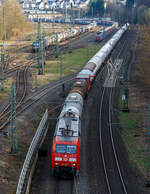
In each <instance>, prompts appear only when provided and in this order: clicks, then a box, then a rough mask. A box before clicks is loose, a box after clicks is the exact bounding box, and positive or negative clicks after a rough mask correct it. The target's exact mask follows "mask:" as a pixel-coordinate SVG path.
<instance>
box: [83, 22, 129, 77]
mask: <svg viewBox="0 0 150 194" xmlns="http://www.w3.org/2000/svg"><path fill="white" fill-rule="evenodd" d="M128 26H129V25H128V24H125V25H124V26H123V27H122V28H121V29H120V30H119V31H118V32H116V33H115V35H114V36H113V37H112V38H111V39H110V40H109V41H108V42H107V43H106V44H105V45H104V46H103V47H102V48H101V49H100V50H99V51H98V52H97V53H96V54H95V55H94V57H92V58H91V59H90V60H89V61H88V63H87V64H86V65H85V66H84V68H83V70H82V71H81V72H80V73H82V74H83V73H84V72H85V70H87V71H89V75H95V74H96V72H97V71H98V70H99V69H100V67H101V66H102V64H103V63H104V61H105V60H106V59H107V57H108V56H109V54H110V53H111V51H112V50H113V48H114V47H115V46H116V44H117V42H118V41H119V40H120V38H121V37H122V35H123V34H124V32H125V31H126V30H127V28H128ZM80 73H79V74H80ZM86 73H87V72H86Z"/></svg>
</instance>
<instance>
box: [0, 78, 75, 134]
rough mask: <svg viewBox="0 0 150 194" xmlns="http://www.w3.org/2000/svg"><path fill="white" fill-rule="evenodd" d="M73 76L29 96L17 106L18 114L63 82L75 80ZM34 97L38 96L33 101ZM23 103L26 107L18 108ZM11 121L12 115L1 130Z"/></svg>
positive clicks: (0, 127)
mask: <svg viewBox="0 0 150 194" xmlns="http://www.w3.org/2000/svg"><path fill="white" fill-rule="evenodd" d="M73 79H74V77H73V78H71V79H69V80H65V81H63V82H61V83H59V84H56V85H55V86H53V87H51V88H46V89H43V92H42V93H40V94H39V96H38V95H37V94H35V95H34V96H32V97H29V98H28V99H27V100H26V101H24V102H22V103H21V104H19V106H17V116H18V115H19V114H20V113H22V112H23V111H25V110H26V109H27V108H29V107H30V106H31V105H33V104H34V103H36V102H37V101H39V100H40V99H41V98H43V97H44V96H45V95H46V94H47V93H49V92H50V91H51V90H52V89H56V88H58V87H60V85H61V84H63V83H66V82H70V81H71V80H73ZM33 97H36V99H35V100H34V101H33V99H32V98H33ZM29 100H31V102H29V104H27V105H25V104H26V103H28V101H29ZM22 105H24V107H22V108H21V110H18V108H20V107H21V106H22ZM9 122H10V117H8V119H7V121H6V122H5V123H4V124H2V125H1V126H0V131H1V130H3V128H4V127H6V126H7V124H8V123H9Z"/></svg>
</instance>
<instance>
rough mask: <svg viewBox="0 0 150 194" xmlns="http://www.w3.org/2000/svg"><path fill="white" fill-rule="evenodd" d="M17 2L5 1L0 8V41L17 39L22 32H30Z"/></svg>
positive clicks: (29, 27)
mask: <svg viewBox="0 0 150 194" xmlns="http://www.w3.org/2000/svg"><path fill="white" fill-rule="evenodd" d="M31 27H32V26H31V25H30V24H29V23H28V22H27V19H26V17H25V15H24V13H23V12H22V11H21V8H20V6H19V3H18V1H17V0H5V1H4V2H3V4H2V6H0V39H3V40H4V39H5V38H6V39H7V40H8V39H10V38H12V37H17V36H19V35H21V34H22V33H24V32H27V31H31Z"/></svg>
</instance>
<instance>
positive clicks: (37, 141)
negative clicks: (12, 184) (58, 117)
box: [16, 110, 48, 194]
mask: <svg viewBox="0 0 150 194" xmlns="http://www.w3.org/2000/svg"><path fill="white" fill-rule="evenodd" d="M47 120H48V110H46V111H45V113H44V115H43V117H42V120H41V122H40V124H39V126H38V128H37V131H36V133H35V136H34V137H33V140H32V142H31V144H30V147H29V150H28V153H27V155H26V158H25V161H24V164H23V168H22V171H21V174H20V177H19V182H18V186H17V192H16V194H22V193H28V192H29V187H30V183H31V176H32V174H33V172H32V171H34V167H35V164H36V161H37V158H38V154H36V156H35V157H34V162H33V164H32V167H31V168H29V166H30V164H31V160H32V157H33V155H34V153H35V151H37V150H38V149H39V148H40V146H41V144H42V142H43V140H44V139H45V136H46V133H47V130H48V125H46V124H47ZM37 153H38V152H37ZM29 171H31V172H29ZM27 172H28V173H27ZM27 176H28V177H27ZM26 182H27V183H26ZM26 191H27V192H26Z"/></svg>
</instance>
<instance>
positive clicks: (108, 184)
mask: <svg viewBox="0 0 150 194" xmlns="http://www.w3.org/2000/svg"><path fill="white" fill-rule="evenodd" d="M126 45H127V43H126V39H125V40H124V44H123V47H122V49H121V50H120V52H119V53H118V54H117V53H116V54H117V56H116V57H117V58H119V56H120V55H121V53H122V51H123V50H124V47H125V46H126ZM116 57H115V58H116ZM110 74H111V72H110ZM116 79H117V78H116ZM115 81H116V80H115ZM105 91H106V87H104V89H103V92H102V97H101V103H100V108H99V109H100V114H99V138H100V150H101V156H102V163H103V168H104V173H105V179H106V183H107V188H108V192H109V194H112V190H111V186H110V181H109V176H108V173H107V167H106V161H105V156H104V148H103V141H102V126H101V118H102V106H103V101H104V94H105ZM111 91H112V88H111ZM110 95H111V94H110ZM110 100H111V99H110V96H109V123H110V124H111V122H110V106H111V104H110ZM110 132H111V130H110ZM112 138H113V136H112V134H111V143H112V147H113V153H114V156H115V160H116V164H117V169H118V173H119V177H120V180H121V183H122V185H123V189H124V191H125V193H126V194H127V191H126V187H125V183H124V181H123V177H122V175H121V170H120V167H119V163H118V158H117V155H116V151H115V146H114V141H113V139H112Z"/></svg>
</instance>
